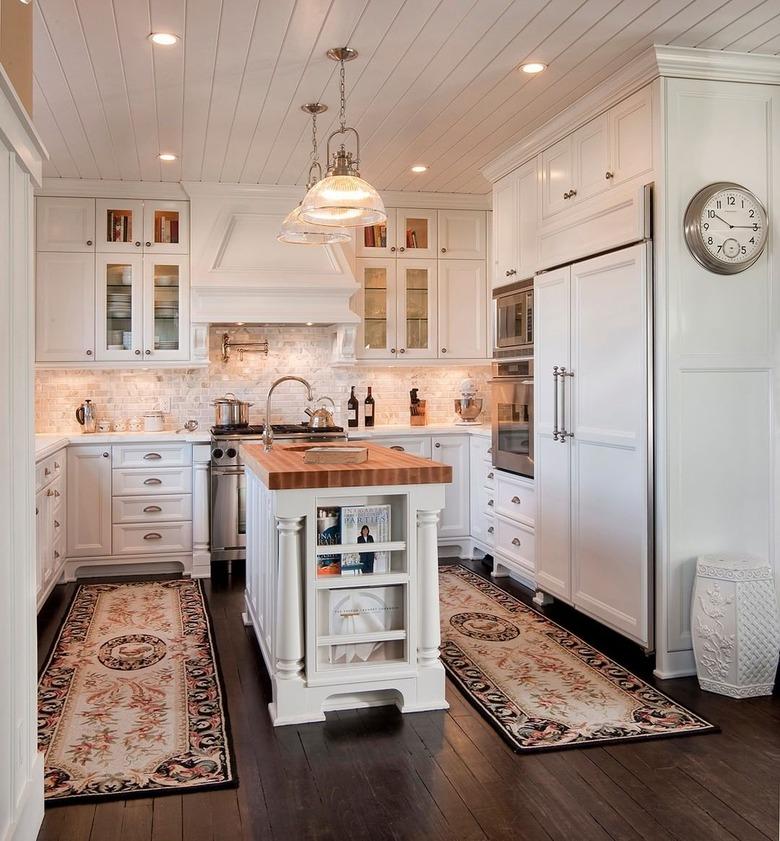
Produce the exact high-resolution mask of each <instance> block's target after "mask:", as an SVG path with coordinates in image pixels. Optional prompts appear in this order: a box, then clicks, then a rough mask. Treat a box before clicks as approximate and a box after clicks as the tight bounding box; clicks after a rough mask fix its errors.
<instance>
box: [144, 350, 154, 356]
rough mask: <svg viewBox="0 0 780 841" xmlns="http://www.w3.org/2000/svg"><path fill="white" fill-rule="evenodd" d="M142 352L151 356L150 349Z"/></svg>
mask: <svg viewBox="0 0 780 841" xmlns="http://www.w3.org/2000/svg"><path fill="white" fill-rule="evenodd" d="M144 352H145V353H146V355H147V356H151V355H152V352H151V351H150V350H147V351H144Z"/></svg>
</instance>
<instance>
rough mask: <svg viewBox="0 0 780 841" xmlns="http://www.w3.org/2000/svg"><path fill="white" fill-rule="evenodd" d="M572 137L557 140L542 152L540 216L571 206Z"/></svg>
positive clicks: (572, 181) (572, 182)
mask: <svg viewBox="0 0 780 841" xmlns="http://www.w3.org/2000/svg"><path fill="white" fill-rule="evenodd" d="M572 147H573V143H572V136H571V135H568V136H567V137H564V138H563V140H559V141H558V142H557V143H556V144H555V145H554V146H550V148H549V149H545V150H544V152H542V215H543V216H545V217H547V216H550V215H552V214H553V213H557V212H558V211H559V210H563V209H564V208H566V207H569V206H570V205H571V201H570V199H569V198H568V196H569V195H570V193H571V190H572V189H573V188H574V154H573V150H572Z"/></svg>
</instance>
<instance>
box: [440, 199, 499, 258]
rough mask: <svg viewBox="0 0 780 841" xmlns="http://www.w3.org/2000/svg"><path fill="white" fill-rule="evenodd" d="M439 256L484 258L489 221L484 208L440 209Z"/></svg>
mask: <svg viewBox="0 0 780 841" xmlns="http://www.w3.org/2000/svg"><path fill="white" fill-rule="evenodd" d="M438 218H439V227H438V240H439V241H438V246H439V256H440V257H444V258H446V259H451V260H484V259H485V257H486V256H487V236H486V229H487V223H486V219H485V212H484V211H482V210H439V211H438Z"/></svg>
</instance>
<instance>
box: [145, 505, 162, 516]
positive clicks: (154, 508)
mask: <svg viewBox="0 0 780 841" xmlns="http://www.w3.org/2000/svg"><path fill="white" fill-rule="evenodd" d="M160 511H162V508H160V506H159V505H147V506H146V508H144V513H146V514H159V513H160Z"/></svg>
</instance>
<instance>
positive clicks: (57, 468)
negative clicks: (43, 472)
mask: <svg viewBox="0 0 780 841" xmlns="http://www.w3.org/2000/svg"><path fill="white" fill-rule="evenodd" d="M54 469H55V470H59V469H60V466H59V464H57V462H56V461H55V462H54Z"/></svg>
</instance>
